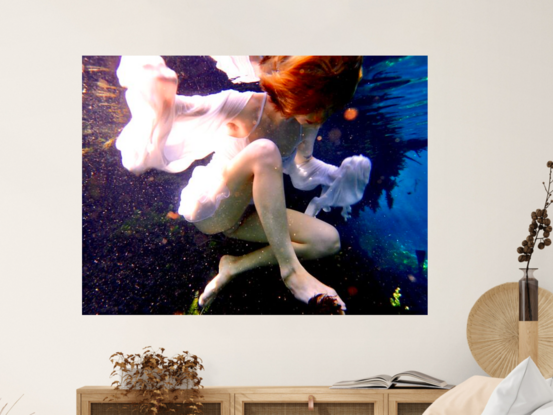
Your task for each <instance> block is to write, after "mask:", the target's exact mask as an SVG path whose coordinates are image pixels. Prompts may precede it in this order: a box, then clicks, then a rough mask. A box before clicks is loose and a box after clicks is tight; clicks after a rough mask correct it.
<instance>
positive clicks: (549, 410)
mask: <svg viewBox="0 0 553 415" xmlns="http://www.w3.org/2000/svg"><path fill="white" fill-rule="evenodd" d="M532 415H553V402H549V403H546V404H545V405H543V406H542V407H541V408H539V409H538V410H537V411H535V412H532Z"/></svg>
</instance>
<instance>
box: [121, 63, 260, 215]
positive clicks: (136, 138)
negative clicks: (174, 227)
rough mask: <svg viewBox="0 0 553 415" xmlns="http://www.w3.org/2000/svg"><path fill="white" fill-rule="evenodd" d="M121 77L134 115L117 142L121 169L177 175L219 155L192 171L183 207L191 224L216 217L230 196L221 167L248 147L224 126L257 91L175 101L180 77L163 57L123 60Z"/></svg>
mask: <svg viewBox="0 0 553 415" xmlns="http://www.w3.org/2000/svg"><path fill="white" fill-rule="evenodd" d="M117 76H118V78H119V82H120V84H121V85H122V86H125V87H127V88H128V89H127V91H126V95H125V97H126V99H127V104H128V105H129V109H130V111H131V115H132V119H131V121H130V122H129V124H127V126H125V128H124V129H123V131H122V132H121V134H120V135H119V137H118V139H117V142H116V147H117V149H119V150H120V151H121V156H122V162H123V166H124V167H125V168H126V169H128V170H130V171H132V172H134V173H137V174H139V173H143V172H144V171H146V170H149V169H157V170H163V171H167V172H171V173H176V172H181V171H184V170H186V169H187V168H188V167H189V166H190V164H191V163H192V162H194V161H195V160H199V159H202V158H204V157H206V156H207V155H209V154H211V153H213V152H215V151H217V154H216V155H215V156H214V157H213V159H212V161H211V162H210V163H209V164H208V165H207V166H205V167H204V166H202V167H198V168H196V169H194V172H193V175H192V178H191V179H190V181H189V184H188V186H187V187H186V188H185V189H184V190H183V192H182V195H181V206H180V207H179V213H180V214H182V215H183V216H184V217H185V219H187V220H189V221H191V222H196V221H200V220H203V219H206V218H208V217H210V216H212V215H213V213H214V212H215V210H217V207H218V206H219V203H220V202H221V200H223V199H224V198H227V197H228V196H229V192H228V189H227V187H226V185H225V183H224V180H223V177H222V172H223V169H224V168H225V166H226V163H228V161H229V160H231V159H232V158H233V157H234V156H235V155H236V154H238V152H240V151H241V150H242V149H243V148H244V147H245V146H246V142H245V140H244V139H236V138H233V137H230V136H228V135H227V134H226V125H227V123H228V122H229V121H231V120H232V119H233V118H234V117H236V116H237V115H238V114H239V113H240V111H242V109H243V108H244V107H245V106H246V104H247V103H248V101H249V99H250V98H251V96H252V95H253V93H251V92H246V93H240V92H237V91H232V90H229V91H223V92H220V93H218V94H215V95H209V96H176V97H175V93H176V85H177V84H176V74H175V73H174V72H173V71H172V70H171V69H169V68H167V67H166V66H165V62H164V61H163V59H162V58H161V57H159V56H132V57H126V56H125V57H123V58H122V59H121V64H120V65H119V68H118V70H117ZM171 94H172V95H171ZM167 96H172V97H173V98H174V100H167V99H166V98H164V97H167Z"/></svg>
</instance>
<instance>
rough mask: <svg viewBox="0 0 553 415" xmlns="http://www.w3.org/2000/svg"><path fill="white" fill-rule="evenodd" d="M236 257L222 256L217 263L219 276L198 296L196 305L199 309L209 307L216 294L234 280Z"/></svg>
mask: <svg viewBox="0 0 553 415" xmlns="http://www.w3.org/2000/svg"><path fill="white" fill-rule="evenodd" d="M236 259H237V257H234V256H232V255H223V256H222V257H221V260H220V261H219V274H217V275H216V276H215V278H213V279H212V280H211V281H209V283H208V284H207V285H206V287H205V289H204V292H203V293H202V295H200V299H199V301H198V304H199V305H200V307H201V308H205V307H209V306H210V305H211V303H212V302H213V300H214V299H215V297H216V296H217V293H218V292H219V291H221V290H222V289H223V288H224V287H225V285H227V284H228V283H229V282H230V281H232V279H233V278H234V275H235V274H234V273H233V271H234V267H233V266H234V264H235V262H236Z"/></svg>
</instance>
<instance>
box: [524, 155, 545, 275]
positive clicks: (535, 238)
mask: <svg viewBox="0 0 553 415" xmlns="http://www.w3.org/2000/svg"><path fill="white" fill-rule="evenodd" d="M547 167H548V168H549V183H548V185H547V187H546V185H545V182H543V187H544V188H545V193H546V196H545V204H544V206H543V209H537V210H536V211H534V212H532V214H531V216H532V223H530V227H529V228H528V232H529V235H528V237H527V238H526V239H525V240H524V241H522V246H519V247H518V248H517V252H518V253H519V254H520V256H519V257H518V262H527V264H526V271H528V268H529V267H530V260H531V259H532V254H533V253H534V247H535V246H536V244H537V245H538V248H539V249H543V248H545V247H546V246H549V245H551V239H549V236H550V235H551V231H552V230H553V227H551V219H549V218H548V217H547V216H548V214H547V208H548V207H549V206H550V205H551V204H552V203H553V198H551V196H552V195H553V191H552V190H551V184H553V180H552V179H551V172H552V171H553V161H548V162H547ZM550 198H551V199H550ZM541 231H543V236H542V237H540V232H541Z"/></svg>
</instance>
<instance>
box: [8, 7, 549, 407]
mask: <svg viewBox="0 0 553 415" xmlns="http://www.w3.org/2000/svg"><path fill="white" fill-rule="evenodd" d="M552 21H553V2H551V1H544V0H531V1H529V0H525V1H522V0H521V1H514V0H493V1H492V0H486V1H484V0H464V1H458V0H447V1H444V0H441V1H430V0H427V1H423V0H401V1H399V0H391V1H371V0H341V1H333V0H278V1H273V2H270V3H269V2H267V3H266V4H265V3H264V2H259V1H255V0H237V1H228V0H218V1H215V0H198V1H189V0H157V1H153V0H118V1H109V0H94V1H75V0H21V1H17V2H16V1H13V2H3V3H2V11H1V13H0V45H1V50H2V58H1V66H0V68H1V69H0V74H1V76H0V97H1V98H0V114H1V120H2V121H1V123H0V140H1V147H0V148H1V150H0V195H1V196H0V198H1V204H0V212H1V216H0V235H1V236H0V352H1V353H0V398H1V400H0V408H1V407H2V406H3V404H4V403H6V402H10V403H13V402H14V401H15V399H17V398H18V397H19V396H20V395H21V394H23V393H25V397H24V398H23V399H22V401H21V402H20V403H19V404H18V405H17V406H16V408H15V409H14V411H13V412H12V414H14V415H19V414H29V413H31V412H33V411H36V413H37V414H70V413H73V412H74V410H75V409H74V408H75V389H77V388H78V387H81V386H84V385H107V384H109V383H110V382H111V381H110V379H109V378H108V375H109V373H110V371H111V370H110V369H111V368H110V364H109V361H108V357H109V356H110V355H111V354H112V353H113V352H115V351H124V352H138V351H140V349H141V347H143V346H146V345H152V346H164V347H166V348H167V350H168V352H169V353H173V352H177V351H182V350H189V351H191V352H193V353H196V354H198V355H199V356H200V357H202V358H203V359H204V362H205V366H206V367H207V370H206V371H205V374H204V379H205V384H206V385H326V384H330V383H332V382H334V381H336V380H341V379H348V378H356V377H362V376H363V375H371V374H375V373H380V372H385V373H393V372H396V371H400V370H403V369H418V370H422V371H425V372H429V373H431V374H434V375H436V376H438V377H444V378H445V379H447V380H448V381H450V382H453V383H460V382H462V381H463V380H464V379H466V378H468V377H469V376H471V375H474V374H483V372H482V371H481V369H480V368H479V367H478V365H477V364H476V363H475V361H474V359H473V358H472V355H471V353H470V350H469V348H468V346H467V341H466V321H467V317H468V314H469V311H470V309H471V307H472V305H473V304H474V302H475V301H476V300H477V299H478V298H479V297H480V295H482V294H483V293H484V292H485V291H487V290H488V289H490V288H492V287H494V286H495V285H498V284H501V283H504V282H509V281H516V280H518V279H519V278H520V276H521V275H519V274H520V272H519V271H518V269H517V268H518V267H519V263H518V262H517V261H516V258H517V254H516V252H515V249H516V247H517V244H518V243H520V241H521V240H522V239H523V238H524V237H525V236H526V229H527V226H528V224H529V219H530V211H531V210H532V209H535V208H537V207H539V206H540V205H542V204H543V200H544V193H545V192H544V191H543V187H542V185H541V183H542V181H543V180H545V179H546V173H547V169H546V166H545V165H546V162H547V160H551V159H553V131H552V130H553V125H552V120H553V116H552V115H553V78H552V75H553V24H551V22H552ZM121 52H124V53H130V54H139V53H141V54H144V53H146V54H148V53H152V54H177V55H178V54H208V53H210V54H226V53H239V54H248V53H252V54H255V53H257V54H259V53H261V54H277V53H281V54H283V53H292V54H294V53H313V54H322V53H329V52H331V53H336V54H353V53H359V54H364V55H371V54H423V55H428V56H429V79H430V81H429V138H430V166H429V169H430V183H429V186H430V187H429V197H430V212H429V220H430V225H429V227H430V229H429V239H430V240H429V252H430V264H431V266H430V275H429V280H430V286H429V315H428V316H417V317H393V316H383V317H379V316H365V317H363V316H350V317H345V318H340V317H315V316H313V317H307V316H306V317H299V316H298V317H275V316H273V317H264V316H250V317H231V316H227V317H224V316H206V317H200V318H196V317H191V316H190V317H168V316H167V317H162V316H159V317H156V316H152V317H145V316H136V317H123V316H121V317H107V316H98V317H94V316H81V230H80V226H81V197H80V195H81V97H80V96H81V90H80V86H81V55H91V54H119V53H121ZM533 265H535V266H537V267H539V268H540V271H539V272H538V274H537V276H538V278H540V284H541V286H542V287H545V288H548V289H549V290H552V291H553V247H550V248H549V249H547V250H545V251H543V252H541V251H540V252H538V253H537V255H536V256H535V262H534V263H533Z"/></svg>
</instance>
